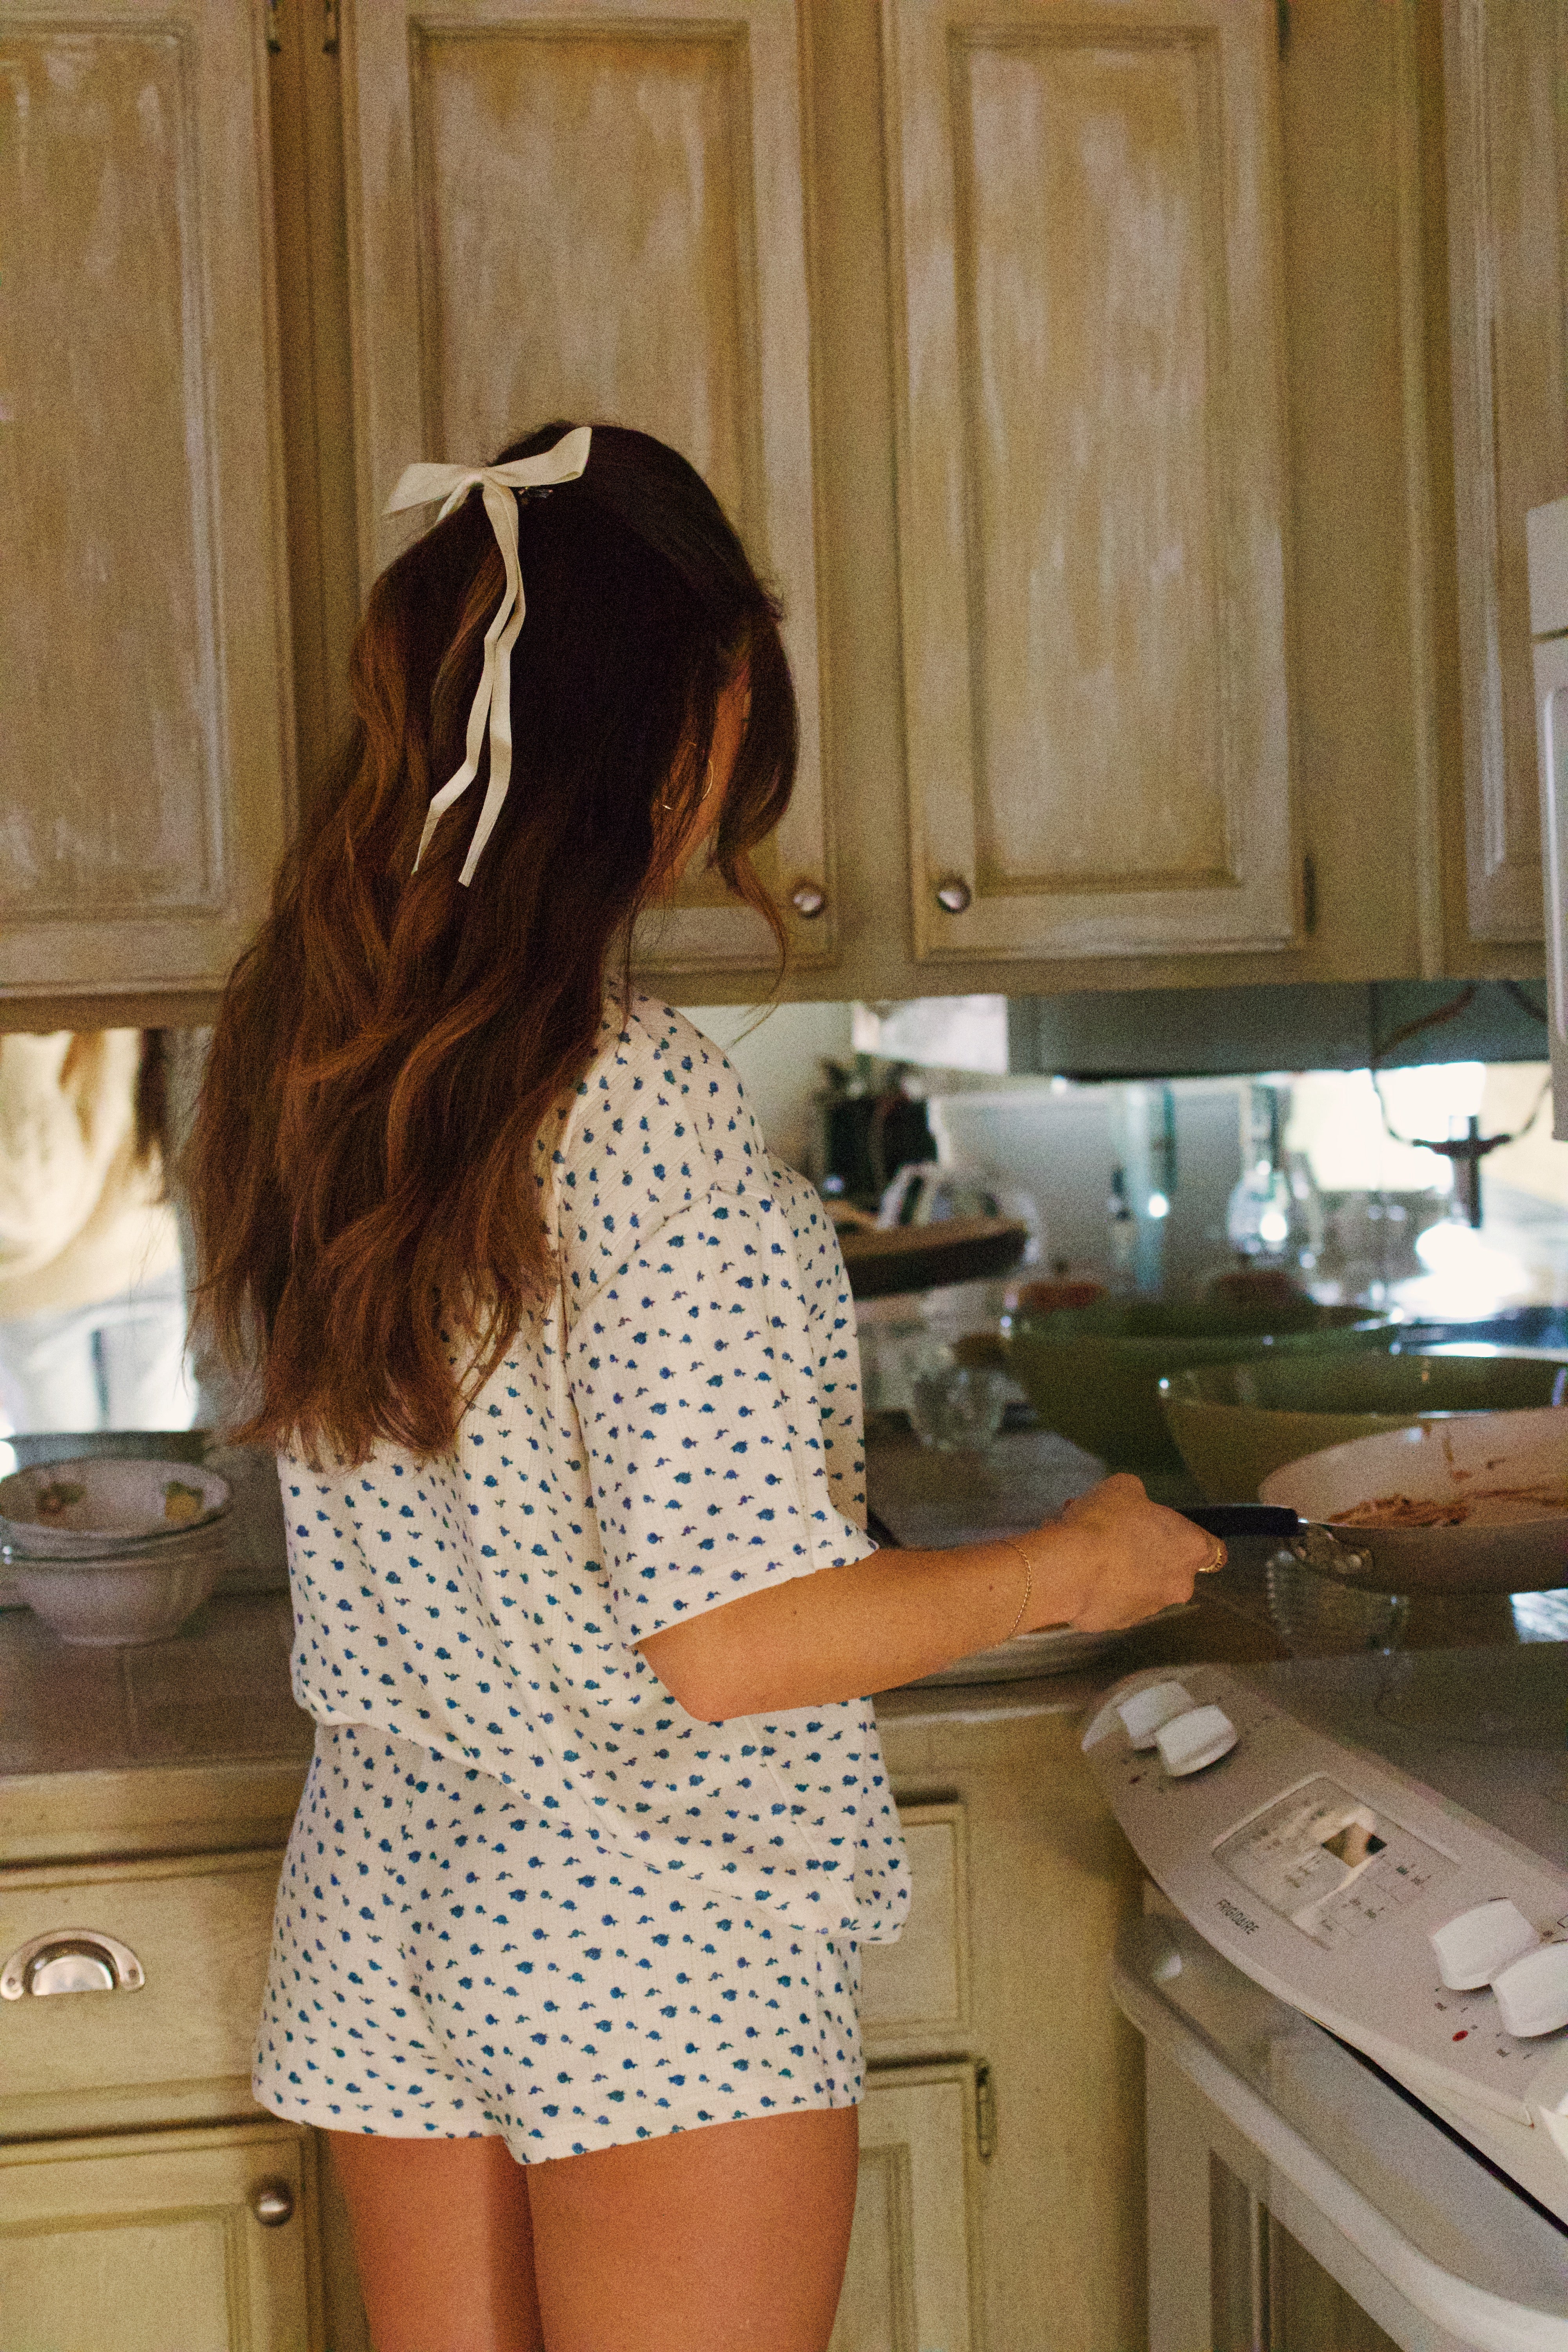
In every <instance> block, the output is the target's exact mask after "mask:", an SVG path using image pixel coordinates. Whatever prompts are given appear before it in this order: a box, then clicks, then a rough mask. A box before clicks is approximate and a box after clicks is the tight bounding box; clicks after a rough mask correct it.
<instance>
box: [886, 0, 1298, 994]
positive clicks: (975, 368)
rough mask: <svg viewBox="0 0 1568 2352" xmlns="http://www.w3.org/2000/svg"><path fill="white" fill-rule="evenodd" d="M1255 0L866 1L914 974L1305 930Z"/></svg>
mask: <svg viewBox="0 0 1568 2352" xmlns="http://www.w3.org/2000/svg"><path fill="white" fill-rule="evenodd" d="M1276 24H1277V19H1276V11H1275V7H1274V5H1273V0H1071V5H1067V0H883V31H884V45H885V79H886V85H887V91H888V109H889V141H888V158H889V173H890V186H889V218H890V220H891V222H892V224H893V229H894V236H895V246H896V259H895V278H896V289H895V300H896V307H897V310H898V311H899V314H900V320H899V333H900V352H899V355H898V362H897V385H898V394H899V403H898V404H899V412H900V415H899V450H898V466H899V519H900V520H899V530H900V582H901V599H902V611H903V634H904V669H905V702H906V709H907V729H908V741H909V768H910V802H911V807H910V819H911V829H912V839H911V871H912V888H913V895H914V910H913V911H914V930H915V940H916V949H917V953H918V954H919V955H920V956H921V958H922V959H923V960H926V961H941V960H942V959H943V958H944V957H946V958H963V959H971V960H972V959H973V958H975V957H979V956H986V957H995V958H996V959H998V960H1005V959H1006V958H1009V957H1020V958H1021V957H1025V956H1027V957H1031V958H1038V957H1041V956H1049V955H1060V956H1092V955H1124V954H1128V953H1134V954H1136V953H1139V952H1144V951H1152V950H1196V949H1215V948H1217V949H1243V948H1254V949H1255V948H1272V947H1279V946H1284V945H1287V944H1289V942H1290V941H1291V940H1292V939H1293V937H1294V932H1295V893H1294V877H1293V860H1292V854H1291V828H1290V789H1289V771H1290V762H1289V727H1288V714H1287V708H1286V644H1285V632H1286V564H1285V545H1284V468H1283V421H1282V391H1281V385H1282V340H1281V301H1280V282H1281V281H1280V269H1281V257H1280V191H1279V120H1278V117H1279V86H1278V84H1279V67H1278V51H1277V40H1278V36H1277V30H1276Z"/></svg>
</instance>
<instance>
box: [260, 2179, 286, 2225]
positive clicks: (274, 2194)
mask: <svg viewBox="0 0 1568 2352" xmlns="http://www.w3.org/2000/svg"><path fill="white" fill-rule="evenodd" d="M250 2210H251V2211H252V2212H253V2213H254V2214H255V2216H256V2218H257V2220H258V2221H259V2222H260V2224H261V2226H262V2228H263V2229H264V2230H280V2229H281V2228H282V2227H283V2224H284V2222H285V2221H292V2220H293V2219H294V2191H293V2190H292V2189H290V2188H289V2184H288V2182H287V2181H286V2180H264V2181H263V2182H262V2184H261V2186H260V2188H259V2189H257V2190H256V2191H255V2193H254V2194H253V2196H252V2197H251V2200H250Z"/></svg>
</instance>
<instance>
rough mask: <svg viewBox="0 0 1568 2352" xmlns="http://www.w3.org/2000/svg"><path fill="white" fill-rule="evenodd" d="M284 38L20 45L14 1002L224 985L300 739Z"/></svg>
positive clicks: (10, 310) (10, 294)
mask: <svg viewBox="0 0 1568 2352" xmlns="http://www.w3.org/2000/svg"><path fill="white" fill-rule="evenodd" d="M263 18H264V11H263V10H262V9H261V8H260V7H259V6H251V5H237V4H236V0H97V4H96V5H94V6H92V7H91V8H72V7H69V6H66V5H60V0H43V5H37V0H16V5H8V6H7V7H6V9H5V21H4V24H3V25H0V224H3V225H4V226H3V228H0V236H3V238H4V247H5V249H4V256H3V261H4V273H5V275H4V287H3V289H0V393H3V394H4V395H5V421H4V423H3V424H0V551H3V553H0V681H3V683H0V696H3V698H4V705H3V713H0V988H4V989H5V990H6V991H7V992H13V993H15V994H17V995H20V996H24V997H25V996H26V995H29V994H32V995H47V994H51V993H56V992H62V991H66V990H81V989H90V990H95V991H140V990H158V989H189V988H204V987H206V988H210V987H212V986H215V985H216V984H218V983H220V982H222V980H223V978H224V976H225V974H226V971H227V970H228V967H229V965H230V964H231V963H232V962H233V961H234V958H235V956H236V954H237V951H238V950H239V948H240V947H241V945H242V944H243V942H244V940H245V939H246V936H247V933H248V931H249V930H250V929H251V927H252V925H253V924H254V922H255V921H256V919H257V918H258V915H259V914H260V912H261V910H262V908H263V907H264V906H265V904H266V898H267V892H268V886H269V884H270V881H271V877H272V870H273V867H274V866H275V865H276V863H277V860H278V857H279V852H280V851H281V848H282V845H283V841H284V836H285V830H286V825H287V822H288V817H289V805H290V796H291V791H292V784H291V775H290V768H291V760H292V751H291V744H292V722H291V715H290V707H289V662H288V643H289V629H288V610H287V583H286V569H285V566H286V551H285V545H284V536H283V534H284V510H283V488H282V472H281V462H280V456H279V424H278V403H277V383H276V376H277V369H276V352H275V350H274V333H273V322H272V314H271V309H270V293H269V289H270V284H271V264H270V237H271V228H270V221H271V181H270V166H269V161H268V152H269V151H268V135H267V110H266V106H267V100H266V79H265V68H266V54H265V47H264V39H265V37H264V31H263Z"/></svg>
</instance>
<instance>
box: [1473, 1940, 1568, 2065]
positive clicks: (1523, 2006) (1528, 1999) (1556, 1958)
mask: <svg viewBox="0 0 1568 2352" xmlns="http://www.w3.org/2000/svg"><path fill="white" fill-rule="evenodd" d="M1492 1990H1493V1992H1495V1993H1496V1995H1497V2005H1498V2014H1499V2015H1500V2018H1501V2019H1502V2021H1503V2030H1504V2032H1508V2033H1517V2034H1518V2035H1519V2037H1520V2039H1521V2041H1527V2040H1529V2039H1530V2038H1531V2036H1533V2035H1535V2034H1537V2033H1556V2032H1560V2031H1561V2029H1562V2028H1563V2026H1564V2025H1568V1944H1539V1945H1537V1947H1536V1948H1535V1950H1534V1951H1533V1952H1526V1954H1525V1955H1524V1958H1522V1959H1521V1960H1515V1961H1513V1962H1512V1964H1511V1965H1510V1967H1508V1968H1506V1969H1502V1970H1501V1971H1500V1973H1499V1974H1498V1975H1497V1976H1495V1977H1493V1979H1492Z"/></svg>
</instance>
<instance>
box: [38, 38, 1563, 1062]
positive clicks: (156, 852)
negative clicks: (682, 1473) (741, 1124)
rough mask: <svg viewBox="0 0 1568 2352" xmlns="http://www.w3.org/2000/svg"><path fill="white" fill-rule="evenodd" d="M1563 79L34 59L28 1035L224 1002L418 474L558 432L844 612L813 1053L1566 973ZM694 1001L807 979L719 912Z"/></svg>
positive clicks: (1081, 41) (1298, 60)
mask: <svg viewBox="0 0 1568 2352" xmlns="http://www.w3.org/2000/svg"><path fill="white" fill-rule="evenodd" d="M1559 15H1560V11H1559V10H1558V9H1557V8H1555V7H1544V6H1543V7H1535V6H1526V5H1521V0H1446V16H1445V18H1444V21H1443V22H1442V23H1441V25H1439V23H1438V21H1437V15H1436V11H1435V10H1434V9H1433V8H1432V7H1431V6H1430V5H1429V0H1348V5H1347V0H1291V5H1289V6H1285V5H1277V0H881V5H880V6H879V5H878V0H724V5H723V7H722V8H720V7H718V6H717V5H714V0H442V5H440V6H439V8H436V7H426V6H421V5H407V0H374V5H371V0H352V5H351V0H341V5H338V0H329V5H326V6H325V7H324V8H323V7H322V5H321V0H253V5H235V0H97V5H95V6H94V8H93V9H92V10H91V12H90V13H89V12H88V11H86V10H83V11H81V12H79V14H73V12H72V11H71V10H69V9H68V8H63V7H61V6H60V5H58V0H49V5H41V0H40V5H37V7H30V6H28V5H25V0H24V5H20V6H13V7H11V8H10V9H8V10H7V12H6V27H5V32H4V33H3V34H0V107H3V109H4V114H5V120H4V121H3V122H0V221H5V220H10V221H11V222H13V223H16V224H20V225H23V226H22V231H21V233H20V234H18V235H16V236H15V237H14V238H13V239H12V240H11V249H10V250H9V251H8V252H7V253H6V254H5V266H6V278H5V291H4V293H3V294H0V302H3V303H4V305H5V313H4V316H3V320H0V347H3V348H4V349H5V354H6V364H5V383H6V388H7V389H8V390H9V393H10V398H11V403H12V417H13V422H12V423H11V424H10V425H8V426H7V427H5V432H4V437H3V438H0V450H3V451H5V456H4V457H0V500H4V502H5V516H6V538H5V544H6V546H7V549H8V551H14V553H13V560H12V561H10V562H7V563H6V564H5V567H4V569H3V571H0V631H3V633H4V639H3V656H0V658H3V660H4V667H5V676H6V678H7V681H8V685H7V694H8V704H9V709H8V723H7V725H6V728H5V751H4V754H3V756H4V759H5V767H6V779H5V803H4V806H5V817H4V823H3V825H0V837H3V838H4V840H5V851H6V854H5V858H4V863H3V865H0V986H3V987H4V988H5V992H6V995H7V999H8V1002H9V1003H10V1006H11V1009H12V1013H13V1015H14V1016H15V1015H16V1013H26V1011H27V1009H28V1008H32V1010H33V1012H34V1013H45V1012H47V1013H49V1014H50V1016H51V1017H52V1015H53V1013H54V1011H55V1010H56V1009H57V1005H58V1000H60V999H62V998H65V997H68V996H70V995H72V994H81V993H88V994H92V995H97V996H101V995H105V994H110V993H114V992H121V993H124V994H126V995H129V996H138V995H143V994H157V993H158V992H173V994H174V996H178V997H182V998H183V999H184V1000H185V1001H186V1002H187V1003H188V1004H189V1006H190V1007H191V1008H192V1009H195V1008H196V1006H197V1005H198V1003H199V1000H200V999H201V996H202V993H203V992H205V991H210V990H211V989H212V988H214V987H215V986H216V985H218V984H219V983H220V982H221V980H222V977H223V974H224V972H225V971H226V968H227V966H228V964H229V963H230V962H231V961H232V960H233V958H234V956H235V954H236V953H237V951H238V950H239V948H240V946H241V945H242V943H243V941H244V939H245V937H246V935H247V931H248V930H249V929H250V928H251V927H252V925H253V924H254V922H255V920H256V919H257V917H258V913H259V912H260V910H261V908H262V906H263V905H264V903H265V894H266V888H267V883H268V875H269V873H270V870H271V868H272V866H273V865H274V864H275V863H276V859H277V856H278V855H279V851H280V849H281V847H282V845H283V843H284V841H285V840H286V838H287V835H288V831H289V825H290V823H291V821H292V813H293V809H294V807H295V804H296V793H297V791H298V790H299V789H301V788H302V789H303V790H305V791H307V792H308V791H309V790H310V784H311V780H312V777H313V775H314V773H315V772H316V771H317V770H318V768H319V766H320V764H321V760H322V758H323V756H324V754H325V751H326V749H327V746H328V744H329V743H330V741H331V738H332V737H333V735H334V734H335V732H336V731H337V730H338V729H339V728H340V727H341V724H342V719H343V716H344V711H345V698H344V685H343V677H344V669H345V664H346V656H347V650H348V644H349V641H350V638H351V636H352V632H353V623H354V619H355V615H356V614H357V611H358V609H359V606H360V603H361V600H362V598H363V593H364V591H365V589H366V588H367V587H368V584H369V583H370V581H371V580H372V578H374V574H375V572H377V571H378V570H379V569H380V567H381V566H382V565H383V564H384V563H385V562H387V561H388V560H389V558H390V557H391V556H392V555H394V554H395V552H396V551H397V550H398V548H399V547H400V546H401V545H402V544H404V543H405V540H406V537H407V535H408V534H409V532H410V531H411V530H416V529H418V528H420V527H422V524H423V523H424V521H425V520H427V518H426V517H414V518H410V517H407V516H403V517H399V518H398V519H396V520H388V519H387V518H386V516H385V514H384V509H385V505H386V501H387V498H388V495H389V493H390V491H391V488H392V486H393V484H394V483H395V480H396V478H397V476H398V474H399V473H400V472H401V470H402V468H403V467H404V466H405V465H406V464H407V463H408V462H409V461H410V460H411V459H413V458H415V457H435V458H446V459H463V460H479V459H482V458H484V457H489V456H490V455H492V454H493V453H494V451H495V450H496V449H497V448H498V447H499V446H500V445H501V444H503V443H504V442H505V441H507V440H508V439H510V437H512V436H514V435H516V434H517V433H519V432H521V431H523V430H526V429H527V428H528V427H529V426H531V425H535V424H538V423H541V422H543V421H545V420H547V419H549V418H552V417H556V416H559V417H563V418H588V419H592V418H595V417H614V418H616V419H617V420H618V421H621V422H625V423H629V424H634V425H641V426H643V427H645V428H647V429H648V430H650V431H653V432H656V433H658V434H659V435H660V436H663V437H664V438H666V439H668V440H669V441H672V442H673V443H675V444H676V446H679V447H680V448H681V449H683V450H684V451H685V452H686V453H687V455H688V456H689V457H691V459H692V460H693V462H694V463H695V464H696V465H697V466H698V467H700V470H701V471H702V472H703V473H704V474H705V475H706V476H707V478H709V480H710V482H711V483H712V485H713V487H714V488H715V489H716V490H717V492H718V494H719V495H720V497H721V499H722V500H723V502H724V504H725V506H726V508H727V509H728V510H729V511H730V512H731V515H732V516H733V517H734V518H735V520H737V522H738V523H739V525H740V527H741V529H742V532H743V534H744V535H745V537H746V539H747V541H748V543H749V544H750V545H751V547H752V550H753V551H754V552H755V554H756V555H757V557H758V559H759V561H760V562H761V564H762V566H763V569H764V570H765V571H766V572H768V573H769V574H770V576H771V577H772V578H773V580H774V581H775V582H776V583H777V584H778V585H779V587H780V589H781V591H782V593H783V595H784V601H785V604H786V607H787V614H788V623H787V626H788V638H789V646H790V653H791V658H792V662H793V666H794V668H795V679H796V685H797V689H798V692H799V698H800V705H801V716H802V759H801V769H800V778H799V783H798V787H797V791H796V794H795V803H794V805H793V807H792V809H791V811H790V814H789V815H788V817H787V818H786V820H785V822H784V824H783V825H782V826H781V828H780V831H779V834H778V835H777V837H776V839H775V841H774V843H773V845H772V847H771V852H770V862H769V866H768V876H769V879H770V882H771V885H772V887H773V889H774V890H775V892H776V894H777V896H778V898H779V901H780V903H781V905H782V906H784V908H785V910H786V913H787V916H788V919H789V922H790V926H791V930H792V935H793V943H794V969H795V980H794V983H793V984H794V986H795V989H796V990H797V991H799V992H805V993H811V994H817V995H849V994H856V995H865V996H871V997H889V996H900V995H909V994H912V993H918V992H930V991H931V990H938V989H952V990H962V989H973V988H983V987H992V988H1003V989H1007V990H1009V991H1013V992H1025V991H1031V990H1035V991H1038V990H1045V989H1051V988H1064V987H1081V986H1086V985H1095V984H1100V983H1104V984H1108V985H1128V984H1132V983H1135V982H1148V983H1161V982H1171V981H1184V982H1245V981H1247V980H1249V979H1264V978H1267V979H1279V980H1289V979H1311V978H1321V979H1346V978H1356V977H1380V976H1392V975H1394V974H1399V973H1415V972H1423V971H1426V972H1438V971H1445V970H1448V971H1466V972H1468V971H1520V972H1528V971H1531V969H1532V968H1533V963H1532V956H1533V953H1534V950H1532V948H1531V945H1530V943H1531V941H1533V940H1536V939H1537V938H1538V936H1539V932H1540V929H1541V919H1540V895H1541V893H1540V878H1539V865H1538V858H1537V852H1536V820H1535V796H1534V778H1533V752H1532V728H1531V701H1530V686H1529V669H1528V656H1529V647H1528V634H1527V623H1526V620H1525V616H1524V609H1523V593H1522V521H1521V517H1522V511H1523V509H1524V507H1525V506H1527V505H1529V504H1532V503H1534V502H1536V501H1537V500H1538V499H1544V498H1548V497H1551V496H1553V495H1557V494H1560V493H1561V492H1562V491H1563V489H1565V488H1568V462H1565V441H1568V426H1565V423H1564V407H1563V395H1564V387H1563V293H1564V279H1563V259H1562V252H1561V243H1562V239H1561V213H1562V192H1563V188H1564V186H1565V185H1568V175H1565V174H1564V172H1563V168H1562V159H1560V157H1559V154H1558V152H1557V142H1558V140H1559V138H1560V136H1561V133H1560V131H1559V128H1558V124H1557V120H1556V113H1555V110H1554V100H1553V90H1554V89H1555V87H1556V85H1557V77H1558V76H1559V74H1560V73H1561V72H1562V71H1563V66H1564V62H1565V60H1564V58H1563V48H1562V44H1563V34H1562V32H1561V30H1560V28H1559V26H1558V23H1557V19H1558V17H1559ZM297 776H298V777H299V778H300V779H301V780H302V785H301V784H297V782H296V778H297ZM641 949H642V956H643V961H645V962H646V963H647V966H648V967H649V969H650V970H652V971H658V973H659V975H660V982H661V985H668V987H669V989H670V990H671V992H674V993H679V994H682V995H684V996H687V997H698V996H700V995H702V994H704V993H706V994H710V995H711V994H726V993H729V994H735V995H742V996H743V995H746V994H748V993H753V992H755V990H756V988H757V986H758V984H759V982H758V974H759V971H765V969H766V962H767V958H766V954H765V941H764V940H763V938H762V936H761V926H760V925H759V924H757V923H756V919H755V918H753V917H752V916H751V915H749V914H748V913H747V912H746V911H745V910H743V909H740V908H734V907H732V906H731V905H729V904H728V903H727V902H725V901H724V900H723V898H722V897H721V895H720V894H718V893H717V892H716V891H715V890H714V889H713V887H711V885H710V883H709V882H708V881H707V880H706V879H705V878H704V877H701V876H693V877H691V878H690V881H689V886H688V887H687V888H686V889H685V891H684V892H683V894H682V896H681V898H680V901H679V904H678V905H677V906H676V907H675V908H673V909H672V910H671V911H670V912H669V913H668V916H666V917H665V918H664V919H662V920H661V921H660V922H659V924H658V926H657V928H656V929H654V930H652V931H650V933H649V934H648V936H647V938H646V939H645V940H643V941H642V943H641ZM171 1001H173V1000H172V998H171Z"/></svg>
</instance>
